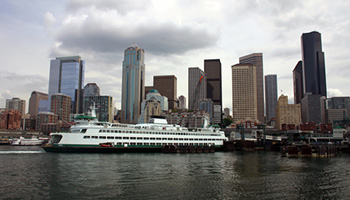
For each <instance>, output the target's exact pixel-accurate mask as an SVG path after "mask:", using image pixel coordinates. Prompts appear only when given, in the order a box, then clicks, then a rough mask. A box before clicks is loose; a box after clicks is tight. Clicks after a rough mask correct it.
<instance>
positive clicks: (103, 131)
mask: <svg viewBox="0 0 350 200" xmlns="http://www.w3.org/2000/svg"><path fill="white" fill-rule="evenodd" d="M81 132H83V133H85V132H86V129H82V130H81ZM98 132H100V133H101V132H102V133H135V134H142V133H144V132H141V131H123V130H99V131H98ZM147 133H148V134H158V135H211V136H219V134H199V133H196V134H190V133H168V132H147Z"/></svg>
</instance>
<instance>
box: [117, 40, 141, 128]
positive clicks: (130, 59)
mask: <svg viewBox="0 0 350 200" xmlns="http://www.w3.org/2000/svg"><path fill="white" fill-rule="evenodd" d="M144 54H145V51H144V50H143V49H141V48H140V47H139V46H138V45H137V44H136V43H133V44H132V45H131V46H130V47H128V48H127V49H126V50H125V51H124V61H123V77H122V117H121V121H122V122H123V123H130V124H136V123H137V122H138V117H139V115H140V114H141V103H142V100H143V99H144V98H145V59H144Z"/></svg>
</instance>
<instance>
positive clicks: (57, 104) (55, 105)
mask: <svg viewBox="0 0 350 200" xmlns="http://www.w3.org/2000/svg"><path fill="white" fill-rule="evenodd" d="M71 103H72V98H71V97H70V96H68V95H65V94H62V93H57V94H53V95H52V96H51V104H50V105H51V112H52V113H54V114H56V115H57V116H58V119H59V120H62V122H63V123H65V124H68V122H69V115H70V114H71Z"/></svg>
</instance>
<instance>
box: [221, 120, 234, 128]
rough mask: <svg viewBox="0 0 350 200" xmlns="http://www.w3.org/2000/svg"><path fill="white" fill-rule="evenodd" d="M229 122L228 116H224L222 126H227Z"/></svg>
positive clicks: (230, 121)
mask: <svg viewBox="0 0 350 200" xmlns="http://www.w3.org/2000/svg"><path fill="white" fill-rule="evenodd" d="M230 124H232V119H230V118H225V119H223V120H222V126H223V128H225V127H226V126H229V125H230Z"/></svg>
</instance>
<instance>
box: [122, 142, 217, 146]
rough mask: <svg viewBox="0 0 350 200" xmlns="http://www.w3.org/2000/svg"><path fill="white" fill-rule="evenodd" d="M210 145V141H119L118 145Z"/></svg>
mask: <svg viewBox="0 0 350 200" xmlns="http://www.w3.org/2000/svg"><path fill="white" fill-rule="evenodd" d="M124 144H127V145H179V146H181V145H209V144H208V143H204V144H200V143H147V142H145V143H140V142H137V143H136V142H117V145H124ZM210 145H215V144H214V143H210Z"/></svg>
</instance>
